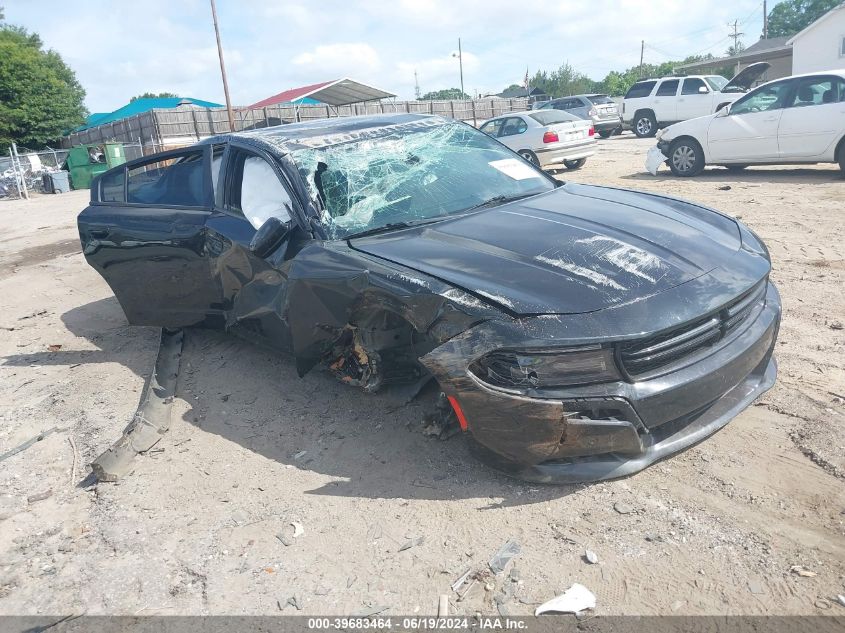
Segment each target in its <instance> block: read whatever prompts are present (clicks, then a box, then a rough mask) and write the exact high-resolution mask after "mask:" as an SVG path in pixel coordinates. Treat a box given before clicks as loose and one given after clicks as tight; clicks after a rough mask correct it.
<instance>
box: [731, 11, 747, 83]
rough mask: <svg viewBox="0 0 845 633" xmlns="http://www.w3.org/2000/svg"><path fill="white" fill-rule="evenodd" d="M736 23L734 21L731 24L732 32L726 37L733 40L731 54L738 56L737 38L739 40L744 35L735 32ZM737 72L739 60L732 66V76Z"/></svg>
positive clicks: (736, 21)
mask: <svg viewBox="0 0 845 633" xmlns="http://www.w3.org/2000/svg"><path fill="white" fill-rule="evenodd" d="M738 23H739V21H738V20H734V23H733V27H734V32H733V33H731V34H730V35H729V36H728V37H731V38H733V41H734V47H733V54H734V55H739V52H740V51H739V38H740V36H741V35H745V33H740V32H738V31H737V24H738ZM728 26H730V25H728ZM738 72H739V60H737V62H736V64H734V74H736V73H738Z"/></svg>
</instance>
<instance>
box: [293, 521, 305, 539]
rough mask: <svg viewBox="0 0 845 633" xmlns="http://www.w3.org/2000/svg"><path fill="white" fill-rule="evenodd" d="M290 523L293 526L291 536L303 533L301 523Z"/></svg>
mask: <svg viewBox="0 0 845 633" xmlns="http://www.w3.org/2000/svg"><path fill="white" fill-rule="evenodd" d="M290 524H291V525H292V526H293V538H299V537H300V536H302V535H303V534H305V528H304V527H302V523H297V522H296V521H291V522H290Z"/></svg>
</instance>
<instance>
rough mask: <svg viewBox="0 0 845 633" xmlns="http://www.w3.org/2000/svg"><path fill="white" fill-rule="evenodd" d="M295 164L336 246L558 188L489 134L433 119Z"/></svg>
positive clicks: (325, 149)
mask: <svg viewBox="0 0 845 633" xmlns="http://www.w3.org/2000/svg"><path fill="white" fill-rule="evenodd" d="M325 140H327V142H326V143H323V144H322V146H320V147H309V148H304V149H298V150H295V151H294V152H293V153H292V158H293V159H294V161H295V162H296V164H297V166H298V168H299V170H300V172H301V173H302V176H303V178H304V179H305V181H306V182H307V183H308V187H309V190H310V193H311V196H312V198H313V199H314V200H315V201H319V206H320V207H321V208H322V209H323V212H322V221H323V223H324V224H325V225H326V227H327V230H328V233H329V236H330V237H331V238H344V237H348V236H350V235H353V234H356V233H361V232H364V231H370V230H373V229H378V228H380V227H385V226H388V225H397V226H398V225H407V224H413V223H420V222H426V221H433V220H436V219H438V218H441V217H445V216H448V215H453V214H456V213H460V212H462V211H465V210H467V209H470V208H473V207H477V206H479V205H481V204H484V203H485V202H487V201H492V200H495V201H497V202H498V201H502V202H505V201H507V200H509V199H513V198H519V197H525V196H527V195H534V194H537V193H542V192H545V191H549V190H551V189H553V188H554V184H553V182H552V181H551V180H550V179H549V178H547V177H546V176H545V175H544V174H543V173H542V172H540V171H539V170H537V169H535V168H533V167H531V166H529V165H528V163H526V162H525V161H523V160H522V159H521V158H519V157H518V156H516V155H515V154H514V153H513V152H511V151H510V150H509V149H507V148H506V147H504V146H503V145H500V144H499V143H498V142H497V141H495V140H493V139H491V138H490V137H488V136H487V135H486V134H483V133H481V132H479V131H478V130H476V129H474V128H472V127H470V126H468V125H464V124H461V123H454V122H446V121H440V120H437V119H429V120H423V121H418V122H414V123H408V124H399V125H393V126H387V127H381V128H378V129H377V130H375V131H373V130H364V131H362V132H361V133H360V134H357V135H344V136H342V137H340V138H338V139H337V142H335V143H332V142H331V141H332V139H325Z"/></svg>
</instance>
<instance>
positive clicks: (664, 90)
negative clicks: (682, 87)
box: [657, 79, 680, 97]
mask: <svg viewBox="0 0 845 633" xmlns="http://www.w3.org/2000/svg"><path fill="white" fill-rule="evenodd" d="M679 83H680V82H679V81H678V80H677V79H670V80H669V81H664V82H663V83H662V84H660V87H659V88H658V89H657V96H658V97H674V96H675V95H676V94H677V92H678V84H679Z"/></svg>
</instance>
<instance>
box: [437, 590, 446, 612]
mask: <svg viewBox="0 0 845 633" xmlns="http://www.w3.org/2000/svg"><path fill="white" fill-rule="evenodd" d="M448 615H449V596H447V595H446V594H443V595H441V596H440V600H439V601H438V602H437V617H439V618H445V617H447V616H448Z"/></svg>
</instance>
